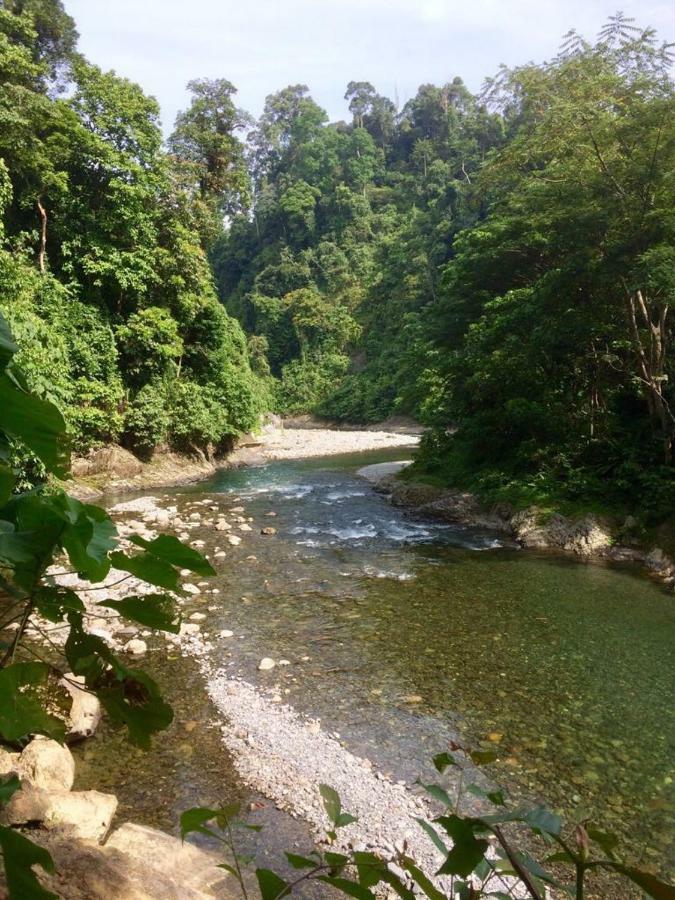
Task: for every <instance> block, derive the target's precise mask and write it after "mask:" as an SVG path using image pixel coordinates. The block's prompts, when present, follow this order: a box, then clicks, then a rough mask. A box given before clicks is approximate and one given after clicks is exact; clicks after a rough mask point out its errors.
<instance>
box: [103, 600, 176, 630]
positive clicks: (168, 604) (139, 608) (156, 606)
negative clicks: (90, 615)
mask: <svg viewBox="0 0 675 900" xmlns="http://www.w3.org/2000/svg"><path fill="white" fill-rule="evenodd" d="M97 606H105V607H107V608H108V609H114V610H116V611H117V612H118V613H119V614H120V615H121V616H124V618H125V619H129V620H131V621H132V622H138V623H139V625H147V626H148V628H156V629H158V630H160V631H170V632H172V633H173V634H178V632H179V631H180V623H181V620H180V615H178V613H177V610H176V603H175V601H174V599H173V597H169V596H168V595H167V594H141V595H140V596H136V595H134V596H130V597H123V598H122V599H121V600H102V601H101V602H100V603H98V604H97Z"/></svg>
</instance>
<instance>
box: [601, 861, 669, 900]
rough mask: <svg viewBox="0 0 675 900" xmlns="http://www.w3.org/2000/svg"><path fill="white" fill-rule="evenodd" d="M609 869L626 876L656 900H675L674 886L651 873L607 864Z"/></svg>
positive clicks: (616, 864)
mask: <svg viewBox="0 0 675 900" xmlns="http://www.w3.org/2000/svg"><path fill="white" fill-rule="evenodd" d="M605 865H607V866H608V867H609V868H612V869H614V870H615V871H616V872H620V873H621V874H622V875H625V876H626V878H630V880H631V881H632V882H633V883H634V884H637V886H638V887H640V888H642V890H643V891H644V892H645V893H646V894H647V895H648V896H649V897H653V898H654V900H675V887H673V885H672V884H666V882H665V881H661V880H660V879H659V878H657V877H656V876H655V875H652V874H651V873H650V872H643V871H641V870H640V869H632V868H630V867H629V866H622V865H620V864H619V863H606V864H605Z"/></svg>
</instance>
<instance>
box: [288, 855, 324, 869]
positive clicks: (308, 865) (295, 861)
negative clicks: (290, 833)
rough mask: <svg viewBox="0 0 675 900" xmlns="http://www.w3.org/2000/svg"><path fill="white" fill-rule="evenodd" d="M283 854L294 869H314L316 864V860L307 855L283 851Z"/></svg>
mask: <svg viewBox="0 0 675 900" xmlns="http://www.w3.org/2000/svg"><path fill="white" fill-rule="evenodd" d="M284 856H285V857H286V859H287V860H288V861H289V863H290V864H291V865H292V866H293V868H294V869H315V868H316V866H317V860H316V859H310V858H309V857H308V856H298V854H297V853H284Z"/></svg>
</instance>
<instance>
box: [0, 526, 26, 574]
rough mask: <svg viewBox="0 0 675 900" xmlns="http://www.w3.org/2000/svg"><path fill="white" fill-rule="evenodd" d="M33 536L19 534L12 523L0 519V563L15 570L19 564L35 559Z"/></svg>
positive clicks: (23, 533) (20, 532)
mask: <svg viewBox="0 0 675 900" xmlns="http://www.w3.org/2000/svg"><path fill="white" fill-rule="evenodd" d="M31 537H32V536H31V535H30V534H26V533H25V532H22V531H19V532H17V531H16V529H15V527H14V525H13V524H12V522H6V521H5V520H4V519H0V563H3V564H4V565H6V566H8V567H9V568H11V569H13V568H14V567H15V566H16V565H17V563H19V564H21V563H28V562H30V561H31V560H33V559H34V558H35V546H34V544H33V542H32V540H31Z"/></svg>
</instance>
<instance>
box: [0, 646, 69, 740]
mask: <svg viewBox="0 0 675 900" xmlns="http://www.w3.org/2000/svg"><path fill="white" fill-rule="evenodd" d="M48 675H49V666H48V665H47V664H46V663H41V662H21V663H14V664H12V665H10V666H7V667H6V668H4V669H2V670H0V735H1V736H2V737H3V738H4V740H6V741H9V742H10V743H13V742H15V741H18V740H21V739H22V738H26V737H28V736H29V735H31V734H45V735H47V736H48V737H51V738H54V739H55V740H57V741H61V740H63V738H64V737H65V726H64V724H63V722H61V721H60V720H59V719H56V718H55V717H54V716H50V715H49V714H48V713H46V712H45V709H44V703H43V700H42V698H41V697H39V696H37V695H36V690H35V689H36V688H38V687H40V686H42V685H43V684H44V683H45V682H46V680H47V676H48Z"/></svg>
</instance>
